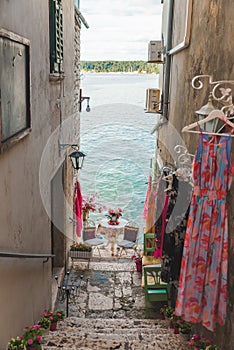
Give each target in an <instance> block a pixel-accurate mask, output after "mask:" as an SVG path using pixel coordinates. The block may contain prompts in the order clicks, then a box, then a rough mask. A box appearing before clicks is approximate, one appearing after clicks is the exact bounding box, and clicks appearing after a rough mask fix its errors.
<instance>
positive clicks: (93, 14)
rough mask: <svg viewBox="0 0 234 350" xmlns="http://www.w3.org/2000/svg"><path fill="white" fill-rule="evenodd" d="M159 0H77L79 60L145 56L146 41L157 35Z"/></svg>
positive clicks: (144, 59)
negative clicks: (80, 16) (80, 21)
mask: <svg viewBox="0 0 234 350" xmlns="http://www.w3.org/2000/svg"><path fill="white" fill-rule="evenodd" d="M162 6H163V5H162V4H161V0H80V11H81V13H82V15H83V16H84V18H85V20H86V21H87V22H88V25H89V28H88V29H87V28H86V27H85V26H84V25H83V24H82V28H81V60H82V61H95V60H97V61H98V60H99V61H100V60H116V61H118V60H119V61H128V60H131V61H132V60H143V61H147V60H148V43H149V42H150V41H151V40H160V39H161V12H162Z"/></svg>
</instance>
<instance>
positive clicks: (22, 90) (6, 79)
mask: <svg viewBox="0 0 234 350" xmlns="http://www.w3.org/2000/svg"><path fill="white" fill-rule="evenodd" d="M29 45H30V42H29V40H27V39H25V38H23V37H21V36H19V35H17V34H14V33H11V32H9V31H7V30H4V29H1V30H0V67H1V69H0V153H2V152H3V151H4V149H7V148H8V147H9V146H11V145H13V144H14V143H15V142H17V141H19V140H20V139H21V138H23V137H24V136H26V135H27V134H28V133H29V132H30V130H31V115H30V62H29V47H30V46H29Z"/></svg>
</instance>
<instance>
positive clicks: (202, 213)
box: [175, 131, 232, 331]
mask: <svg viewBox="0 0 234 350" xmlns="http://www.w3.org/2000/svg"><path fill="white" fill-rule="evenodd" d="M231 180H232V163H231V135H229V136H222V137H221V138H220V139H219V141H218V140H217V137H213V138H212V139H211V140H209V138H208V135H206V134H203V133H202V131H201V133H200V135H199V144H198V148H197V152H196V155H195V159H194V164H193V183H194V191H193V196H192V201H191V207H190V213H189V218H188V223H187V230H186V236H185V242H184V251H183V258H182V263H181V272H180V281H179V288H178V296H177V301H176V310H175V312H176V314H177V315H181V316H182V317H183V318H184V319H185V320H186V321H188V322H192V323H198V322H201V321H202V324H203V325H204V326H205V327H206V328H207V329H209V330H211V331H213V330H214V328H215V324H216V323H219V324H220V325H224V323H225V317H226V302H227V265H228V221H227V220H228V218H227V203H226V195H227V191H228V189H229V188H230V185H231Z"/></svg>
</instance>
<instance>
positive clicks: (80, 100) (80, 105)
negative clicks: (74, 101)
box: [78, 89, 90, 112]
mask: <svg viewBox="0 0 234 350" xmlns="http://www.w3.org/2000/svg"><path fill="white" fill-rule="evenodd" d="M84 100H87V107H86V112H90V107H89V100H90V97H87V96H82V89H80V97H79V101H78V102H79V111H80V112H81V111H82V102H83V101H84Z"/></svg>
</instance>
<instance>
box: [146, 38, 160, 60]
mask: <svg viewBox="0 0 234 350" xmlns="http://www.w3.org/2000/svg"><path fill="white" fill-rule="evenodd" d="M148 62H149V63H164V61H163V49H162V42H161V41H160V40H158V41H150V42H149V46H148Z"/></svg>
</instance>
